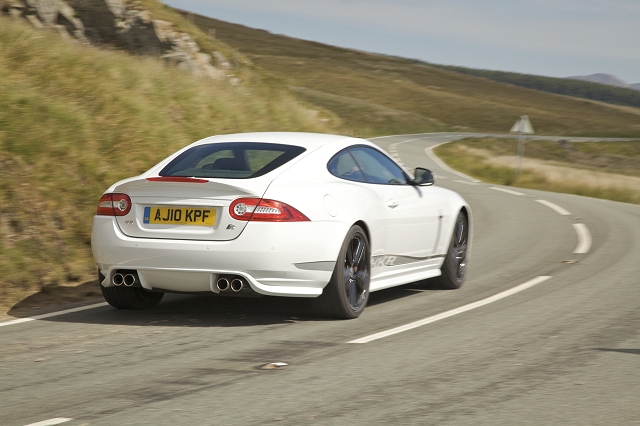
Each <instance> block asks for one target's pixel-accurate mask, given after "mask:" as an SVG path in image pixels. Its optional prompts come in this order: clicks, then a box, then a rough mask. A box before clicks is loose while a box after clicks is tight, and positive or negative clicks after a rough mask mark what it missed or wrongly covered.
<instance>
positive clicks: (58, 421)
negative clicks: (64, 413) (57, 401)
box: [27, 417, 73, 426]
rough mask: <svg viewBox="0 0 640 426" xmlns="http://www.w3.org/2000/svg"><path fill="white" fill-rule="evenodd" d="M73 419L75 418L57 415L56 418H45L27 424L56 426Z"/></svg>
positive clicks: (31, 425) (29, 425) (30, 425)
mask: <svg viewBox="0 0 640 426" xmlns="http://www.w3.org/2000/svg"><path fill="white" fill-rule="evenodd" d="M71 420H73V419H68V418H66V417H56V418H55V419H49V420H43V421H41V422H37V423H31V424H28V425H27V426H54V425H59V424H61V423H66V422H70V421H71Z"/></svg>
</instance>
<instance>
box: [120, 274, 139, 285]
mask: <svg viewBox="0 0 640 426" xmlns="http://www.w3.org/2000/svg"><path fill="white" fill-rule="evenodd" d="M136 281H138V279H137V278H136V276H135V275H133V274H127V275H125V276H124V281H123V282H124V285H125V286H127V287H131V286H133V285H134V284H135V283H136Z"/></svg>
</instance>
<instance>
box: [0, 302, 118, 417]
mask: <svg viewBox="0 0 640 426" xmlns="http://www.w3.org/2000/svg"><path fill="white" fill-rule="evenodd" d="M107 305H108V303H107V302H102V303H95V304H93V305H87V306H80V307H78V308H72V309H66V310H64V311H58V312H51V313H48V314H42V315H36V316H34V317H29V318H18V319H14V320H11V321H5V322H0V327H4V326H6V325H15V324H21V323H23V322H29V321H35V320H41V319H45V318H51V317H57V316H59V315H66V314H72V313H74V312H80V311H86V310H87V309H95V308H100V307H102V306H107ZM35 424H39V423H35ZM52 424H53V423H52ZM56 424H57V423H56Z"/></svg>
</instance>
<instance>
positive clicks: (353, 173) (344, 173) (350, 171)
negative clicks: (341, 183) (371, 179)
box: [327, 150, 366, 182]
mask: <svg viewBox="0 0 640 426" xmlns="http://www.w3.org/2000/svg"><path fill="white" fill-rule="evenodd" d="M327 168H328V169H329V173H331V174H332V175H334V176H336V177H339V178H342V179H347V180H354V181H356V182H366V180H365V178H364V176H363V174H362V172H361V171H360V168H359V167H358V165H357V164H356V162H355V161H354V159H353V157H352V156H351V154H349V151H348V150H344V151H342V152H341V153H339V154H338V155H336V156H335V157H333V158H332V159H331V160H330V161H329V164H327Z"/></svg>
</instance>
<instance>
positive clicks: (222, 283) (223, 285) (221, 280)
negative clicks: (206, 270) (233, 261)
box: [216, 278, 229, 291]
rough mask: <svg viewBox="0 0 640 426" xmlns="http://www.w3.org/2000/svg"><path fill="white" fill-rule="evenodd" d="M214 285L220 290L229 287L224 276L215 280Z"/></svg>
mask: <svg viewBox="0 0 640 426" xmlns="http://www.w3.org/2000/svg"><path fill="white" fill-rule="evenodd" d="M216 287H218V290H220V291H225V290H227V289H228V288H229V280H228V279H226V278H219V279H218V281H217V282H216Z"/></svg>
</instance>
